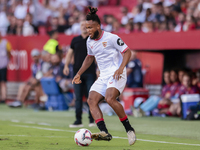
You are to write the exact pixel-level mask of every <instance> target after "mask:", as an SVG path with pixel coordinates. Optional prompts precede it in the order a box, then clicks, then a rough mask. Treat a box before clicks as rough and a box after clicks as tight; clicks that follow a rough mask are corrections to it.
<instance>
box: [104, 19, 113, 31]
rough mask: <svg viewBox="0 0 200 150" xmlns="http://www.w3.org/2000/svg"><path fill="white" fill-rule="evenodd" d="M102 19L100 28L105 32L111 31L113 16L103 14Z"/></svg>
mask: <svg viewBox="0 0 200 150" xmlns="http://www.w3.org/2000/svg"><path fill="white" fill-rule="evenodd" d="M103 20H104V23H103V24H102V28H103V29H104V30H105V31H107V32H112V30H113V27H112V24H113V22H114V16H113V15H104V16H103Z"/></svg>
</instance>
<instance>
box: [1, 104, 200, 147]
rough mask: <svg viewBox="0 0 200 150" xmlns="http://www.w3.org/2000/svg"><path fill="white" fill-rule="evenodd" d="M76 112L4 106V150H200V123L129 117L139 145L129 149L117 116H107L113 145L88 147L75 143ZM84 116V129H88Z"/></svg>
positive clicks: (92, 145)
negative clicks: (74, 124) (72, 124)
mask: <svg viewBox="0 0 200 150" xmlns="http://www.w3.org/2000/svg"><path fill="white" fill-rule="evenodd" d="M74 116H75V114H74V111H64V112H42V111H34V110H31V109H26V108H22V109H10V108H8V107H7V106H5V105H0V150H81V149H85V150H86V149H87V150H200V122H199V121H182V120H180V119H179V118H160V117H142V118H134V117H132V116H129V120H130V122H131V124H132V125H133V126H134V128H135V130H136V135H137V139H138V140H137V142H136V143H135V145H133V146H129V145H128V140H127V135H126V133H125V130H124V128H123V126H122V124H121V122H120V121H119V119H118V117H117V116H110V117H109V116H105V117H104V119H105V122H106V125H107V128H108V130H109V132H110V133H111V134H112V135H113V137H114V138H113V139H112V140H111V141H110V142H107V141H93V142H92V144H91V145H90V146H88V147H80V146H78V145H76V144H75V142H74V134H75V131H77V130H78V128H73V129H72V128H69V124H71V123H73V121H74ZM87 117H88V116H87V114H83V124H84V128H87V129H89V130H90V131H91V132H98V129H97V127H91V128H90V127H88V118H87Z"/></svg>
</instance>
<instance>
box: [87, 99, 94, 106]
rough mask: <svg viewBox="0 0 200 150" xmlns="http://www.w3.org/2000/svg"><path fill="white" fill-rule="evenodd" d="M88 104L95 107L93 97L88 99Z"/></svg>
mask: <svg viewBox="0 0 200 150" xmlns="http://www.w3.org/2000/svg"><path fill="white" fill-rule="evenodd" d="M87 103H88V105H89V106H92V105H94V101H93V100H92V98H91V97H88V99H87Z"/></svg>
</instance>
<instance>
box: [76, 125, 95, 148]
mask: <svg viewBox="0 0 200 150" xmlns="http://www.w3.org/2000/svg"><path fill="white" fill-rule="evenodd" d="M74 141H75V143H76V144H77V145H79V146H89V145H90V144H91V143H92V138H91V132H90V130H88V129H79V130H78V131H77V132H76V133H75V135H74Z"/></svg>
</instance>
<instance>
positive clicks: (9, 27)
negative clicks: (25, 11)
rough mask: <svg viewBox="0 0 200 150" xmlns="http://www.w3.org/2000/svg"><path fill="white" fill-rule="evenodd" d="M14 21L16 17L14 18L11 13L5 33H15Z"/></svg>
mask: <svg viewBox="0 0 200 150" xmlns="http://www.w3.org/2000/svg"><path fill="white" fill-rule="evenodd" d="M16 21H17V19H16V18H15V16H14V15H11V18H10V25H9V26H8V29H7V34H11V35H16Z"/></svg>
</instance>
